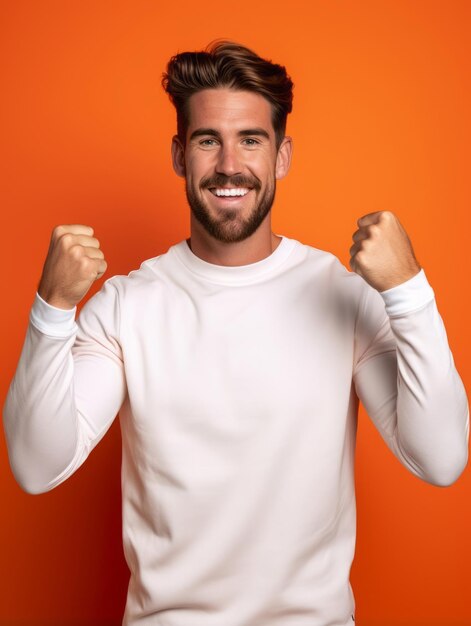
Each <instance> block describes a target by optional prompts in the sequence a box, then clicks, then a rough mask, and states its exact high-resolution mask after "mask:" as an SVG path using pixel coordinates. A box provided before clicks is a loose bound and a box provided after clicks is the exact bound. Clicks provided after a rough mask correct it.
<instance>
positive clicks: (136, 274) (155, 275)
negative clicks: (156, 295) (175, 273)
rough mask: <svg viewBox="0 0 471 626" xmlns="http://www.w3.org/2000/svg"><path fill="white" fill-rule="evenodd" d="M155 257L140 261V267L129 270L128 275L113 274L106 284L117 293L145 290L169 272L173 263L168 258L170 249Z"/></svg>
mask: <svg viewBox="0 0 471 626" xmlns="http://www.w3.org/2000/svg"><path fill="white" fill-rule="evenodd" d="M173 247H174V246H172V247H170V248H169V249H168V250H167V252H163V253H162V254H159V255H157V256H154V257H151V258H149V259H146V260H145V261H142V262H141V264H140V266H139V267H137V268H135V269H133V270H131V271H130V272H129V273H128V274H115V275H114V276H111V277H110V278H108V279H107V281H106V283H107V284H108V283H109V284H110V285H111V286H112V287H114V288H115V289H116V290H117V291H118V292H122V291H123V290H124V291H127V290H135V289H140V288H147V287H149V286H151V285H152V284H153V283H158V282H159V281H161V280H162V279H163V277H164V276H165V274H167V273H168V271H169V266H170V265H171V263H172V262H173V261H171V259H170V257H171V256H172V255H171V251H172V248H173Z"/></svg>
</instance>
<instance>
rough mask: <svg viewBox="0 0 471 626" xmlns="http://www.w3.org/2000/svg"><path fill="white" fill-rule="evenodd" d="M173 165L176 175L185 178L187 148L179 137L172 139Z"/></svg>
mask: <svg viewBox="0 0 471 626" xmlns="http://www.w3.org/2000/svg"><path fill="white" fill-rule="evenodd" d="M172 163H173V169H174V170H175V173H176V175H177V176H181V177H183V178H185V172H186V168H185V148H184V147H183V144H182V142H181V140H180V137H179V136H178V135H174V136H173V137H172Z"/></svg>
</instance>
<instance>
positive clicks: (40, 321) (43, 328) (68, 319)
mask: <svg viewBox="0 0 471 626" xmlns="http://www.w3.org/2000/svg"><path fill="white" fill-rule="evenodd" d="M76 311H77V307H74V308H73V309H59V308H58V307H55V306H52V304H48V303H47V302H46V301H45V300H43V299H42V298H41V296H40V295H39V293H37V292H36V297H35V299H34V302H33V306H32V308H31V312H30V315H29V319H30V322H31V324H32V325H33V326H34V327H35V328H37V329H38V330H39V331H40V332H42V333H43V334H45V335H49V336H51V337H70V336H71V335H72V334H73V333H75V332H76V330H77V324H76V323H75V313H76Z"/></svg>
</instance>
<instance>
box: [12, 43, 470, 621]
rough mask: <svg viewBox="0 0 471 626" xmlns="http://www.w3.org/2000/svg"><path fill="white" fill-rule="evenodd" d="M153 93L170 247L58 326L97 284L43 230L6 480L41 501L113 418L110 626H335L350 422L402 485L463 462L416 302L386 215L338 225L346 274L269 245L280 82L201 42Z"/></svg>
mask: <svg viewBox="0 0 471 626" xmlns="http://www.w3.org/2000/svg"><path fill="white" fill-rule="evenodd" d="M163 85H164V88H165V89H166V90H167V92H168V93H169V95H170V97H171V99H172V101H173V103H174V104H175V107H176V110H177V129H178V132H177V135H175V137H174V138H173V141H172V158H173V165H174V168H175V171H176V173H177V174H178V175H179V176H182V177H183V178H184V179H185V184H186V194H187V199H188V203H189V205H190V209H191V229H190V230H191V232H190V237H189V238H188V239H186V240H183V241H180V242H179V243H176V244H175V245H173V246H171V247H170V249H169V250H168V251H167V252H166V253H164V254H161V255H159V256H156V257H155V258H153V259H149V260H148V261H145V262H144V263H143V264H142V266H141V267H140V269H138V270H135V271H133V272H131V273H130V274H129V275H128V276H114V277H112V278H110V279H108V280H107V281H106V282H105V283H104V285H103V287H102V289H101V290H100V291H99V292H98V293H97V294H96V295H95V296H94V297H93V298H91V299H90V300H89V301H88V302H87V303H86V304H85V306H84V307H83V309H82V311H81V313H80V316H79V317H78V319H77V321H75V314H76V305H77V304H78V302H79V301H80V300H81V299H82V298H83V297H84V295H85V294H86V293H87V291H88V289H89V288H90V286H91V284H92V283H93V281H94V280H96V279H97V278H100V277H101V276H102V275H103V273H104V271H105V270H106V262H105V260H104V255H103V252H102V251H101V250H100V247H99V242H98V240H97V239H96V238H95V237H94V234H93V230H92V228H91V227H89V226H84V225H67V226H59V227H57V228H55V229H54V231H53V234H52V238H51V244H50V248H49V253H48V256H47V258H46V262H45V265H44V268H43V273H42V277H41V280H40V284H39V287H38V293H37V294H36V298H35V301H34V304H33V307H32V310H31V315H30V324H29V328H28V332H27V336H26V340H25V345H24V348H23V352H22V355H21V358H20V361H19V364H18V368H17V372H16V374H15V378H14V380H13V382H12V384H11V387H10V391H9V394H8V398H7V402H6V405H5V411H4V422H5V431H6V437H7V442H8V449H9V455H10V462H11V466H12V469H13V472H14V474H15V476H16V478H17V480H18V482H19V483H20V485H21V486H22V487H23V488H24V489H25V490H26V491H28V492H30V493H40V492H44V491H48V490H50V489H52V488H54V487H55V486H57V485H59V484H60V483H62V482H63V481H64V480H66V479H67V478H68V477H69V476H70V475H71V474H72V473H73V472H75V471H76V470H77V468H78V467H79V466H80V465H81V464H82V463H83V462H84V461H85V459H86V458H87V456H88V454H89V453H90V451H91V450H92V449H93V448H94V447H95V446H96V445H97V443H98V442H99V441H100V440H101V438H102V437H103V436H104V435H105V433H106V431H107V430H108V428H109V427H110V425H111V423H112V421H113V419H114V418H115V416H116V414H117V413H118V411H119V416H120V425H121V431H122V440H123V463H122V496H123V542H124V550H125V556H126V560H127V563H128V565H129V568H130V571H131V578H130V582H129V590H128V599H127V605H126V610H125V615H124V618H123V624H124V625H126V626H138V625H139V626H140V625H143V626H144V625H146V626H147V625H148V626H157V625H159V626H347V625H349V624H352V623H353V621H354V599H353V594H352V591H351V588H350V584H349V573H350V567H351V564H352V560H353V555H354V548H355V493H354V453H355V435H356V424H357V412H358V402H359V400H361V401H362V402H363V403H364V405H365V407H366V410H367V411H368V414H369V416H370V417H371V419H372V420H373V421H374V423H375V425H376V426H377V428H378V430H379V432H380V433H381V435H382V437H383V438H384V440H385V442H386V444H387V445H388V446H389V448H390V449H391V451H392V452H393V453H394V454H395V455H396V457H397V458H398V459H399V460H400V461H401V462H402V463H403V464H404V465H405V466H406V467H407V468H408V469H409V470H410V471H411V472H412V473H413V474H415V475H416V476H418V477H420V478H421V479H423V480H425V481H428V482H430V483H433V484H436V485H440V486H445V485H449V484H451V483H453V482H454V481H455V480H456V479H457V478H458V476H459V475H460V473H461V472H462V471H463V468H464V467H465V465H466V462H467V442H468V419H469V417H468V416H469V412H468V404H467V398H466V394H465V390H464V387H463V384H462V382H461V379H460V377H459V375H458V373H457V371H456V369H455V367H454V363H453V358H452V355H451V352H450V349H449V346H448V343H447V337H446V332H445V328H444V326H443V322H442V319H441V317H440V315H439V313H438V310H437V306H436V302H435V298H434V292H433V290H432V288H431V287H430V285H429V283H428V281H427V279H426V277H425V273H424V270H423V269H422V268H421V267H420V265H419V263H418V261H417V259H416V257H415V255H414V252H413V249H412V246H411V243H410V241H409V238H408V236H407V234H406V232H405V230H404V228H403V227H402V225H401V224H400V222H399V220H398V219H397V217H396V216H395V215H394V214H393V213H391V212H389V211H379V212H375V213H370V214H368V215H364V216H362V217H360V219H359V220H358V229H357V230H356V231H355V233H353V245H352V246H351V248H350V253H351V259H350V266H351V269H352V270H353V272H350V271H348V270H347V269H346V268H345V267H344V266H343V265H342V264H341V263H340V262H339V261H338V259H337V258H336V257H335V256H333V255H332V254H330V253H329V252H325V251H322V250H319V249H317V248H314V247H312V246H309V245H306V244H302V243H300V242H299V241H296V240H294V239H290V238H288V237H285V236H280V235H276V234H274V233H273V232H272V230H271V208H272V205H273V202H274V199H275V190H276V181H277V180H279V179H281V178H283V177H284V176H285V175H286V174H287V173H288V171H289V167H290V162H291V153H292V140H291V138H290V137H288V136H286V134H285V130H286V119H287V115H288V113H289V112H290V111H291V104H292V82H291V80H290V79H289V77H288V75H287V73H286V71H285V69H284V68H283V67H282V66H280V65H276V64H274V63H271V62H269V61H266V60H264V59H262V58H260V57H259V56H257V55H256V54H255V53H254V52H252V51H251V50H248V49H247V48H245V47H243V46H240V45H238V44H234V43H231V42H218V43H216V44H214V45H213V46H211V47H210V48H209V49H207V50H205V51H203V52H198V53H189V52H188V53H181V54H178V55H176V56H175V57H173V58H172V59H171V61H170V62H169V65H168V68H167V73H166V74H165V75H164V79H163ZM306 184H308V181H307V182H306ZM293 210H295V207H293Z"/></svg>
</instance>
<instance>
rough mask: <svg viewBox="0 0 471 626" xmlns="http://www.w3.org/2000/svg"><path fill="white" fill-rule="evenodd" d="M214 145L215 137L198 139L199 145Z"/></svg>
mask: <svg viewBox="0 0 471 626" xmlns="http://www.w3.org/2000/svg"><path fill="white" fill-rule="evenodd" d="M214 145H216V140H215V139H202V140H201V141H200V146H214Z"/></svg>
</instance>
